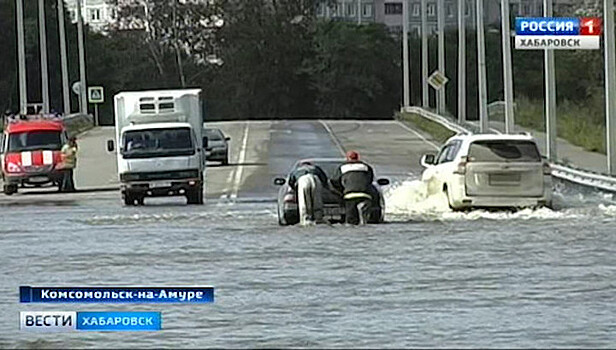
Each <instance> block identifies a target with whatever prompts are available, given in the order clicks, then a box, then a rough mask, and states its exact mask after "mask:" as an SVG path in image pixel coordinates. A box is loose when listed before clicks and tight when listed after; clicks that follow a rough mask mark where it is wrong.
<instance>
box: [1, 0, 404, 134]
mask: <svg viewBox="0 0 616 350" xmlns="http://www.w3.org/2000/svg"><path fill="white" fill-rule="evenodd" d="M150 2H151V3H152V5H153V6H152V7H150V8H149V12H148V14H147V16H148V17H145V16H146V14H144V13H143V11H140V10H139V9H138V8H131V7H124V8H120V11H119V15H120V16H121V21H119V22H118V23H117V25H115V26H114V27H113V28H109V30H108V31H107V32H106V34H105V35H102V34H98V33H95V32H93V31H89V32H88V33H87V37H86V58H87V67H88V68H87V80H88V85H90V86H93V85H102V86H104V87H105V92H106V95H107V96H106V102H105V104H104V105H102V106H101V108H100V111H101V121H102V122H103V123H111V122H112V113H113V109H112V108H113V107H112V96H113V94H115V93H117V92H119V91H123V90H141V89H159V88H181V87H183V86H184V87H200V88H202V89H203V91H204V96H205V99H206V110H207V118H208V119H210V120H211V119H252V118H295V117H301V118H305V117H324V118H327V117H357V118H363V117H370V118H375V117H377V118H378V117H386V118H388V117H391V115H392V113H393V112H394V111H395V110H396V109H398V108H399V105H400V104H399V101H400V86H401V74H400V72H401V70H400V67H401V59H400V56H401V53H400V45H399V41H398V40H397V39H396V38H395V37H392V36H391V35H390V34H389V33H388V31H387V29H386V28H385V27H384V26H382V25H378V24H374V25H364V26H361V27H360V26H356V25H354V24H347V23H342V22H323V21H319V20H317V18H316V14H315V10H316V5H315V4H316V1H312V0H311V1H308V0H286V1H277V2H271V1H266V0H243V1H241V2H236V1H220V2H217V3H216V4H215V5H207V6H206V5H203V4H196V3H193V2H186V4H181V3H179V2H178V3H177V4H176V5H175V6H168V5H165V4H169V2H168V1H162V0H154V1H150ZM0 3H1V4H2V7H1V12H0V18H1V19H2V22H1V23H0V30H2V33H3V35H2V37H1V38H0V45H2V47H4V48H5V55H3V56H2V57H0V59H1V60H2V61H3V62H2V66H3V67H7V69H6V70H5V72H6V73H5V74H4V75H3V76H2V80H1V81H0V85H1V86H0V96H2V99H3V101H2V104H3V105H4V107H5V109H6V108H12V109H16V108H17V107H18V96H17V90H18V89H17V58H16V34H15V9H14V1H11V0H0ZM25 3H26V17H27V20H26V31H27V53H28V60H27V66H28V96H29V100H30V101H40V100H41V98H40V95H41V94H40V68H39V67H40V64H39V51H38V27H37V22H36V18H37V17H36V16H37V8H36V3H37V1H35V0H26V1H25ZM272 4H274V6H273V5H272ZM154 5H156V6H154ZM46 6H47V33H48V35H47V37H48V48H49V62H50V74H51V77H50V79H51V83H50V91H51V93H52V96H51V105H52V107H53V108H55V109H56V110H61V109H62V95H61V91H62V90H61V76H60V63H59V51H58V46H59V43H58V35H57V9H56V7H55V6H56V5H55V1H49V2H46ZM68 18H69V16H68V15H67V36H68V46H69V50H70V53H69V64H70V71H71V77H70V80H71V82H73V81H76V80H77V79H78V66H77V64H78V60H77V42H76V38H77V35H76V27H75V25H73V24H71V23H70V21H69V20H68ZM146 20H147V21H146ZM146 22H147V24H148V25H147V26H144V25H143V24H144V23H146ZM187 23H188V25H187ZM130 27H132V28H136V29H133V30H127V29H126V28H130ZM72 98H73V110H76V109H77V99H76V96H72Z"/></svg>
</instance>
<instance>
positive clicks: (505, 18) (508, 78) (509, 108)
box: [501, 0, 515, 134]
mask: <svg viewBox="0 0 616 350" xmlns="http://www.w3.org/2000/svg"><path fill="white" fill-rule="evenodd" d="M510 26H511V24H510V18H509V0H501V27H502V28H501V31H502V36H503V85H504V87H505V133H506V134H511V133H514V132H515V119H514V118H515V115H514V110H513V71H512V70H513V68H512V63H511V28H510Z"/></svg>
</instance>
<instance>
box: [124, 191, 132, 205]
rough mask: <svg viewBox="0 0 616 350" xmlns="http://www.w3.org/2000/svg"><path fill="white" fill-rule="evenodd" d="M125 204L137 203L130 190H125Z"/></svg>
mask: <svg viewBox="0 0 616 350" xmlns="http://www.w3.org/2000/svg"><path fill="white" fill-rule="evenodd" d="M124 205H135V197H134V196H133V194H132V193H130V192H128V191H126V192H124Z"/></svg>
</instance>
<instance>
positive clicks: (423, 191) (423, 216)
mask: <svg viewBox="0 0 616 350" xmlns="http://www.w3.org/2000/svg"><path fill="white" fill-rule="evenodd" d="M430 188H431V186H430V184H429V183H426V182H423V181H421V180H418V179H408V180H406V181H403V182H399V183H396V184H393V185H392V186H391V187H390V189H389V190H388V191H386V192H385V193H384V196H385V203H386V205H385V206H386V214H387V218H388V220H390V221H455V220H479V219H488V220H562V219H580V218H584V217H593V216H597V215H600V216H603V217H607V218H616V203H614V202H613V199H614V198H613V196H612V195H611V194H607V195H606V194H594V195H588V194H582V193H570V192H562V191H560V190H558V189H557V190H556V191H555V192H554V194H553V199H554V208H553V209H550V208H539V209H530V208H528V209H522V210H517V211H511V210H502V211H488V210H473V211H469V212H454V211H452V210H451V209H450V208H449V205H448V202H447V196H446V195H445V194H444V193H443V192H439V191H436V193H434V191H430V190H429V189H430Z"/></svg>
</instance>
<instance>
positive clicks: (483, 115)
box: [476, 0, 489, 133]
mask: <svg viewBox="0 0 616 350" xmlns="http://www.w3.org/2000/svg"><path fill="white" fill-rule="evenodd" d="M476 1H477V16H476V17H477V71H478V74H477V75H478V78H479V84H478V86H479V130H480V132H482V133H487V132H488V130H489V121H488V86H487V80H486V41H485V33H484V30H485V28H484V26H483V0H476Z"/></svg>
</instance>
